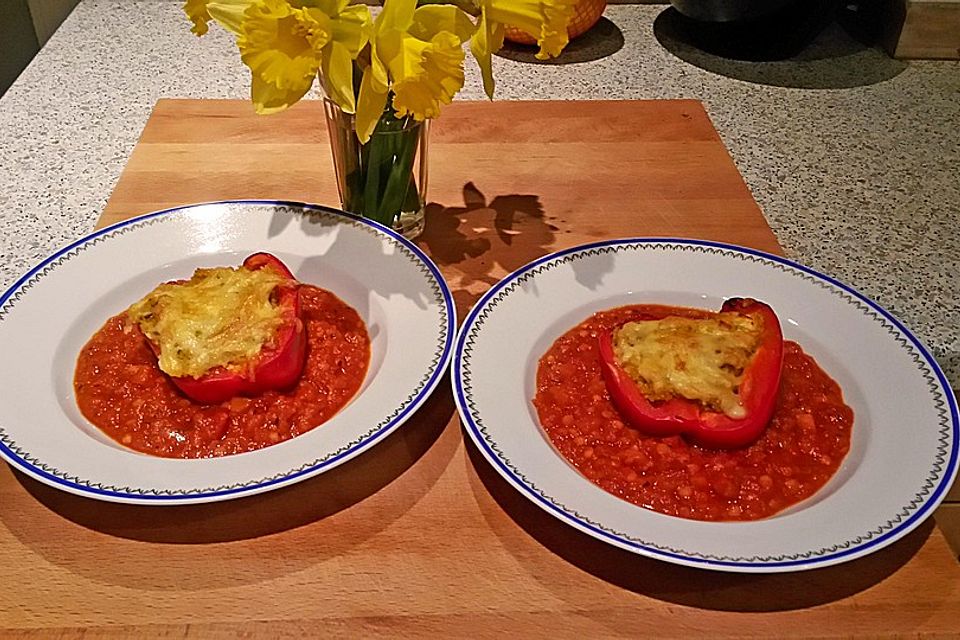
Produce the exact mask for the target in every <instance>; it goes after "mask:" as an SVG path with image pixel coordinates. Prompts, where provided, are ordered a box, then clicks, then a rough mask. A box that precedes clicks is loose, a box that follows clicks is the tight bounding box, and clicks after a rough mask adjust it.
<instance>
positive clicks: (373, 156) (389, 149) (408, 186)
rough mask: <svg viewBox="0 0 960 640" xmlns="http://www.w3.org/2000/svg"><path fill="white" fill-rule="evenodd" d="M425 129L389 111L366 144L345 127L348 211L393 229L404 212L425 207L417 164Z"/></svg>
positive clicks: (340, 144) (341, 135)
mask: <svg viewBox="0 0 960 640" xmlns="http://www.w3.org/2000/svg"><path fill="white" fill-rule="evenodd" d="M423 126H424V125H422V124H419V123H416V122H414V121H413V120H412V119H411V118H409V117H406V118H397V117H396V116H395V115H394V113H393V109H392V108H391V107H390V106H388V107H387V108H386V109H384V112H383V115H381V117H380V120H379V121H378V122H377V126H376V128H375V130H374V132H373V135H371V137H370V139H369V140H368V141H367V143H366V144H360V142H359V140H358V139H357V137H356V134H355V133H354V132H353V131H352V128H343V127H341V128H340V129H339V130H338V134H337V135H336V136H335V140H334V143H335V144H336V145H337V147H336V149H337V150H338V152H335V154H334V155H335V156H339V157H340V158H341V160H340V161H338V166H339V167H340V169H338V170H342V171H344V173H345V174H346V175H343V176H342V178H341V180H343V184H342V185H341V186H342V189H343V206H344V208H345V209H346V210H348V211H350V212H352V213H357V214H360V215H362V216H364V217H367V218H370V219H372V220H376V221H377V222H380V223H382V224H384V225H387V226H393V224H394V223H395V221H396V220H397V218H398V217H399V215H400V214H401V213H403V212H413V211H417V210H419V209H420V207H421V204H422V203H421V202H420V192H419V189H418V188H417V176H415V175H414V174H413V169H414V161H415V160H416V157H417V151H418V149H419V146H420V138H421V132H422V129H423Z"/></svg>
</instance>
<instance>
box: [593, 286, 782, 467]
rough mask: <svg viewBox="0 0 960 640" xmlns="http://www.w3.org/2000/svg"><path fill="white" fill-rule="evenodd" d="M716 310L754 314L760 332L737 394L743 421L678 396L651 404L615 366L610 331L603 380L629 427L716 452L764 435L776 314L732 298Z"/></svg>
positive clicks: (776, 368)
mask: <svg viewBox="0 0 960 640" xmlns="http://www.w3.org/2000/svg"><path fill="white" fill-rule="evenodd" d="M721 311H725V312H735V313H740V314H744V315H750V316H753V317H755V318H757V319H759V321H760V322H761V325H762V333H761V339H760V343H759V346H758V347H757V349H756V351H755V353H754V354H753V357H752V359H751V361H750V364H749V365H748V366H747V368H746V369H745V370H744V372H743V377H742V379H741V383H740V389H739V395H740V400H741V404H742V405H743V408H744V410H745V411H746V417H744V418H742V419H734V418H731V417H729V416H727V415H726V414H724V413H721V412H717V411H713V410H710V409H709V408H707V407H705V406H703V405H701V404H700V403H699V402H696V401H693V400H688V399H686V398H682V397H674V398H671V399H670V400H667V401H664V402H659V403H652V402H650V401H649V400H647V398H646V397H645V396H644V394H643V392H642V391H641V390H640V387H639V386H638V385H637V384H636V382H634V380H633V379H632V378H631V377H630V376H629V375H628V374H627V372H626V371H625V370H624V369H623V368H622V367H621V366H620V363H619V362H618V361H617V359H616V355H615V353H614V350H613V332H612V331H608V332H604V333H602V334H601V335H600V337H599V342H600V359H601V361H602V367H601V369H602V371H603V378H604V381H605V382H606V385H607V390H608V392H609V393H610V399H611V400H612V401H613V404H614V406H615V407H616V408H617V410H618V411H620V413H621V414H622V415H623V417H624V418H625V419H626V421H627V422H629V423H630V425H631V426H633V427H634V428H636V429H637V430H638V431H641V432H643V433H645V434H648V435H653V436H670V435H681V434H682V435H683V436H685V437H686V438H687V439H689V440H690V441H692V442H694V443H695V444H698V445H701V446H704V447H710V448H718V449H733V448H738V447H743V446H746V445H748V444H750V443H752V442H753V441H755V440H756V439H757V438H759V437H760V435H761V434H762V433H763V431H764V429H765V428H766V426H767V423H769V422H770V418H771V417H772V416H773V411H774V409H775V407H776V402H777V393H778V390H779V388H780V373H781V370H782V366H783V333H782V332H781V329H780V321H779V320H778V318H777V315H776V313H774V311H773V309H771V308H770V307H769V306H767V305H766V304H764V303H762V302H759V301H757V300H752V299H749V298H731V299H729V300H727V301H726V302H724V303H723V307H722V309H721Z"/></svg>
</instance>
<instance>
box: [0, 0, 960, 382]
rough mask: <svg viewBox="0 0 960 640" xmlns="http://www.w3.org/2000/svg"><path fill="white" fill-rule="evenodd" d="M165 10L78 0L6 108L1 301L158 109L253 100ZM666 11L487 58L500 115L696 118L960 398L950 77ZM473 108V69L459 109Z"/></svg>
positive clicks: (0, 116) (937, 68) (216, 33)
mask: <svg viewBox="0 0 960 640" xmlns="http://www.w3.org/2000/svg"><path fill="white" fill-rule="evenodd" d="M179 6H180V5H179V3H178V2H173V1H170V0H145V1H141V2H134V1H131V0H83V1H82V2H81V3H80V6H79V7H78V8H77V9H76V10H75V11H74V13H73V14H72V15H71V16H70V17H69V18H68V19H67V21H66V22H65V23H64V24H63V26H62V27H61V28H60V29H59V31H57V33H56V34H55V35H54V37H53V38H52V39H51V40H50V42H48V43H47V45H46V46H45V47H44V48H43V50H42V51H41V52H40V54H39V55H38V56H37V58H36V59H35V60H34V61H33V63H32V64H31V65H30V66H29V67H28V68H27V70H26V71H25V72H24V73H23V75H22V76H21V77H20V78H19V79H18V80H17V82H16V83H15V84H14V86H13V87H12V88H11V89H10V90H9V91H8V92H7V94H6V95H5V96H4V97H3V98H2V99H0V257H2V260H0V290H5V289H6V288H7V287H9V286H10V285H11V284H12V283H13V282H14V281H15V280H16V279H17V278H18V277H19V276H20V275H22V274H23V273H24V272H25V271H27V270H28V269H29V268H30V267H31V266H32V265H33V264H35V263H37V262H39V261H40V260H42V259H43V258H44V257H46V256H47V255H49V254H50V253H52V252H54V251H55V250H56V249H58V248H59V247H61V246H63V245H65V244H67V243H69V242H71V241H73V240H75V239H77V238H78V237H80V236H82V235H84V234H86V233H88V232H89V231H91V230H92V228H93V225H94V223H95V222H96V220H97V218H98V217H99V215H100V212H101V210H102V208H103V206H104V204H105V202H106V200H107V198H108V196H109V195H110V193H111V191H112V189H113V187H114V185H115V184H116V181H117V179H118V177H119V175H120V172H121V170H122V169H123V167H124V164H125V163H126V160H127V157H128V156H129V154H130V152H131V151H132V149H133V147H134V144H135V143H136V140H137V137H138V135H139V133H140V131H141V130H142V128H143V126H144V124H145V123H146V121H147V117H148V116H149V114H150V111H151V109H152V107H153V105H154V103H155V102H156V100H157V99H159V98H172V97H192V98H246V97H247V95H248V94H247V91H248V88H247V82H248V76H247V74H246V73H245V72H244V68H243V67H242V66H241V65H240V64H239V61H238V59H237V55H236V52H235V48H234V45H233V42H232V40H231V38H230V37H229V36H228V35H227V34H225V33H224V32H223V31H222V30H220V29H214V30H211V33H210V35H208V36H207V37H205V38H204V39H202V40H200V39H197V38H196V37H194V36H193V35H192V34H190V32H189V29H188V25H187V24H186V23H185V22H184V18H183V16H182V14H181V12H180V8H179ZM664 12H665V7H663V6H658V5H619V6H610V7H608V9H607V12H606V14H605V16H606V19H605V21H604V22H603V23H601V25H599V28H598V30H597V31H598V35H597V37H595V38H593V39H590V40H588V41H587V42H585V43H580V44H578V45H577V46H575V47H574V46H571V48H570V49H569V50H568V52H567V59H569V60H574V61H576V62H575V63H574V64H562V65H561V64H542V65H539V66H537V67H536V69H535V71H536V73H532V72H531V71H532V70H531V68H530V64H529V63H528V60H529V59H530V57H529V55H527V54H524V53H520V52H515V53H508V54H507V57H506V58H503V57H501V58H497V59H496V61H495V64H496V66H497V68H496V76H497V80H498V96H497V97H498V99H501V100H510V99H563V98H565V99H596V98H629V99H650V98H696V99H700V100H702V101H703V102H704V103H705V104H706V107H707V110H708V111H709V113H710V115H711V117H712V118H713V121H714V124H715V125H716V128H717V130H718V131H719V132H720V135H721V136H722V137H723V140H724V142H725V143H726V145H727V147H728V148H729V149H730V151H731V153H732V155H733V157H734V159H735V160H736V163H737V166H738V167H739V169H740V172H741V173H742V174H743V176H744V178H745V179H746V182H747V184H748V185H749V186H750V188H751V190H752V191H753V194H754V197H755V198H756V200H757V202H758V203H759V204H760V206H761V207H762V208H763V211H764V212H765V214H766V216H767V220H768V221H769V223H770V225H771V227H772V228H773V230H774V232H775V233H776V235H777V237H778V238H779V239H780V242H781V243H782V245H783V246H784V248H785V249H786V251H787V253H788V255H789V256H790V257H791V258H794V259H796V260H799V261H801V262H803V263H805V264H807V265H809V266H811V267H813V268H815V269H818V270H820V271H823V272H825V273H827V274H829V275H831V276H834V277H836V278H838V279H840V280H843V281H845V282H847V283H849V284H851V285H852V286H854V287H855V288H857V289H859V290H861V291H862V292H864V293H865V294H866V295H868V296H870V297H872V298H873V299H875V300H876V301H878V302H879V303H880V304H881V305H883V306H885V307H886V308H888V309H889V310H890V311H892V312H893V313H894V314H896V315H897V316H898V317H900V318H901V319H902V320H903V321H904V323H905V324H906V325H907V326H908V327H910V328H911V329H912V330H913V331H915V332H916V333H917V334H918V335H919V337H920V338H921V339H922V340H923V341H924V342H925V343H926V344H927V345H928V346H929V347H930V348H931V349H932V351H933V353H934V355H935V356H936V357H937V359H938V360H939V362H940V364H941V365H942V366H943V367H944V369H945V371H946V372H947V375H948V377H949V378H950V380H951V382H952V385H953V387H954V388H955V389H956V388H958V387H960V288H958V286H957V280H958V279H960V142H958V139H960V138H958V132H960V65H958V64H957V63H955V62H910V63H904V62H898V61H894V60H890V59H889V58H887V57H886V56H885V55H884V54H883V53H881V52H879V51H877V50H874V49H870V48H866V47H863V46H862V45H860V44H859V43H857V42H856V41H854V40H853V39H851V38H850V37H848V36H847V35H846V34H845V33H844V32H842V31H841V30H840V29H838V28H831V29H828V31H827V32H825V33H824V34H822V35H821V37H820V38H819V39H818V40H817V41H816V42H815V43H814V45H813V46H812V47H811V48H810V49H808V50H807V51H806V52H805V53H804V54H802V55H801V56H799V57H798V58H797V59H793V60H789V61H785V62H772V63H742V62H733V61H728V60H724V59H722V58H715V57H712V56H709V55H706V54H703V53H700V52H698V51H697V50H696V49H694V48H692V47H690V46H688V45H685V44H683V42H682V38H679V37H678V36H677V35H676V31H675V29H674V27H673V26H672V25H673V23H672V22H671V20H670V19H669V15H670V14H669V13H666V14H665V13H664ZM482 97H483V94H482V90H481V87H480V83H479V77H478V74H477V73H476V70H475V67H473V66H472V64H468V78H467V84H466V87H465V89H464V91H462V92H461V93H460V94H459V96H458V98H460V99H480V98H482Z"/></svg>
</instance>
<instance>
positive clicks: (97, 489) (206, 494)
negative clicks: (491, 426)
mask: <svg viewBox="0 0 960 640" xmlns="http://www.w3.org/2000/svg"><path fill="white" fill-rule="evenodd" d="M214 205H255V206H275V207H287V208H290V209H291V210H301V211H303V212H306V213H310V212H313V213H319V214H327V215H332V216H338V217H342V218H344V219H346V220H348V221H350V222H351V223H352V224H356V225H359V226H361V227H363V226H366V227H370V229H371V230H372V231H373V232H378V233H382V234H385V235H387V236H389V237H390V238H391V239H393V240H394V241H395V242H397V243H398V244H399V245H400V247H401V248H405V249H406V250H407V251H409V252H410V253H411V254H412V255H413V256H415V257H416V258H417V259H419V260H420V262H421V264H422V266H423V267H425V268H426V270H428V271H429V273H430V274H431V276H432V277H433V283H432V284H433V285H435V287H436V289H437V290H438V291H439V292H440V294H441V295H442V298H443V303H444V304H443V307H442V309H441V311H442V315H443V316H444V317H443V319H442V321H441V322H442V326H441V331H442V332H443V333H444V335H443V347H442V350H441V351H440V352H438V354H437V355H436V356H435V358H434V361H433V362H434V364H433V371H431V372H430V373H429V376H428V377H425V379H424V380H423V381H422V382H421V384H420V385H419V389H417V390H416V391H415V392H414V393H413V394H411V396H410V397H409V398H407V399H406V401H405V402H404V403H403V404H402V405H401V406H400V407H398V408H396V409H395V410H394V411H393V412H392V413H391V415H390V417H389V419H388V420H385V421H383V422H381V423H380V424H378V425H377V426H376V427H375V428H374V429H372V430H371V431H369V432H367V433H366V434H365V435H364V436H363V437H361V438H360V439H359V440H356V441H354V442H352V443H350V445H348V446H347V447H346V448H344V449H341V450H339V451H337V452H335V453H334V454H333V455H329V456H326V457H323V458H320V459H318V460H315V461H313V462H310V463H305V464H304V465H303V466H301V467H298V468H296V469H292V470H291V471H289V472H286V473H282V474H277V475H275V476H272V477H270V478H265V479H261V480H254V481H250V482H244V483H241V484H239V485H231V486H229V487H218V488H215V489H209V490H200V491H189V490H188V491H179V490H178V491H176V492H165V491H156V492H154V491H150V490H147V491H121V490H117V489H116V488H103V487H101V486H100V485H97V484H95V483H87V482H83V481H80V479H79V478H76V476H69V475H68V474H66V473H64V472H60V473H58V474H55V473H51V472H50V471H48V470H47V469H45V468H44V467H43V466H42V462H41V461H39V460H36V461H34V460H31V459H30V456H29V454H26V456H24V455H23V454H21V453H20V452H17V451H14V450H13V449H12V448H11V447H10V446H9V444H8V441H7V440H6V434H5V432H4V429H3V425H0V458H3V459H4V460H5V461H6V462H8V463H10V464H11V465H13V466H14V467H17V468H19V469H21V470H22V471H24V472H26V473H27V474H28V475H30V476H33V477H34V478H37V479H38V480H40V481H42V482H44V483H46V484H50V485H52V486H56V487H62V488H65V489H67V490H69V491H70V492H72V493H76V494H80V495H87V496H89V497H94V498H96V497H109V498H122V499H126V500H130V501H133V502H139V503H154V504H158V503H164V502H178V503H181V504H187V503H191V502H201V501H204V500H209V499H211V498H220V499H223V498H226V497H242V496H245V495H252V494H255V493H261V492H263V491H266V490H269V489H272V488H279V487H280V486H284V485H287V484H291V483H293V482H295V481H299V480H305V479H306V478H308V477H311V476H314V475H317V474H318V473H321V472H323V471H326V470H328V469H330V468H332V467H335V466H337V465H338V464H341V463H343V462H345V461H346V460H348V459H350V458H353V457H355V456H357V455H359V454H360V453H362V452H363V451H366V450H367V449H369V448H370V447H372V446H373V445H374V444H376V443H377V442H379V441H380V440H382V439H383V438H384V437H386V436H387V435H389V434H390V433H392V432H393V431H394V430H395V429H396V428H397V427H399V426H400V425H401V424H403V423H404V422H406V420H407V419H408V418H409V417H410V415H411V414H412V413H413V412H414V411H416V410H417V409H418V408H420V406H421V405H422V404H423V403H424V402H425V401H426V399H427V398H428V397H429V396H430V393H431V392H432V391H433V390H434V389H435V388H436V386H437V384H438V383H439V382H440V379H441V378H442V376H443V374H444V372H445V371H446V369H447V366H448V364H449V362H450V359H451V357H452V347H453V342H454V338H455V334H456V317H457V313H456V306H455V304H454V301H453V296H452V294H451V293H450V288H449V287H448V286H447V283H446V280H444V278H443V275H442V274H441V273H440V270H439V269H438V268H437V265H436V264H435V263H434V262H433V260H431V259H430V257H429V256H427V255H426V254H425V253H424V252H423V251H422V250H421V249H420V248H419V247H417V246H416V245H415V244H414V243H413V242H411V241H410V240H407V239H406V238H404V237H403V236H401V235H400V234H398V233H397V232H396V231H394V230H393V229H391V228H389V227H387V226H385V225H383V224H380V223H379V222H376V221H373V220H370V219H367V218H363V217H361V216H357V215H354V214H351V213H347V212H345V211H341V210H339V209H334V208H332V207H326V206H323V205H316V204H309V203H305V202H295V201H290V200H256V199H249V200H247V199H244V200H215V201H211V202H200V203H195V204H190V205H184V206H180V207H172V208H169V209H162V210H160V211H154V212H151V213H147V214H144V215H141V216H137V217H135V218H130V219H128V220H124V221H121V222H118V223H116V224H113V225H110V226H108V227H104V228H103V229H99V230H97V231H95V232H93V233H91V234H88V235H86V236H84V237H82V238H80V239H79V240H77V241H75V242H73V243H72V244H70V245H68V246H66V247H64V248H62V249H60V250H59V251H57V252H56V253H54V254H52V255H51V256H49V257H47V258H46V259H45V260H43V261H42V262H40V263H39V264H38V265H36V266H35V267H33V268H32V269H31V270H30V271H28V272H27V273H26V274H24V275H23V276H22V277H21V278H20V279H18V280H17V281H16V282H15V283H14V284H13V285H12V286H11V287H9V288H8V289H7V290H6V291H5V292H4V293H3V295H2V296H0V322H2V320H3V316H4V315H5V314H6V313H7V312H8V310H7V304H8V301H9V300H10V298H12V297H13V296H14V295H15V294H17V293H18V292H20V291H22V290H24V289H23V287H24V285H27V287H29V286H30V283H31V281H32V280H33V279H34V278H37V277H38V274H43V273H44V270H45V269H47V268H48V267H50V265H52V264H53V263H55V262H56V261H58V260H60V259H61V258H63V257H64V256H67V255H68V254H69V253H70V252H72V251H77V250H82V249H84V248H86V247H87V246H89V245H91V244H94V243H95V242H96V241H98V240H99V239H101V238H105V237H107V236H109V235H111V234H113V233H116V232H118V231H119V232H121V233H124V232H126V231H129V230H132V229H133V228H135V227H136V226H138V225H142V224H144V223H149V222H152V221H156V220H157V219H158V218H161V217H162V216H167V215H174V214H177V213H184V212H189V211H190V210H193V209H197V208H199V207H207V206H214ZM291 215H296V213H295V212H292V213H291ZM39 277H42V276H39ZM0 326H2V325H0ZM126 488H127V489H129V487H126Z"/></svg>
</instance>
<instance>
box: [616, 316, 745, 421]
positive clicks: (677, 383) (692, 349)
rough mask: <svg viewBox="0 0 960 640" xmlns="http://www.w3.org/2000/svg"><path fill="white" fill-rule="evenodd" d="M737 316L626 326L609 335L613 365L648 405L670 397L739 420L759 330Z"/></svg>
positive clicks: (742, 411)
mask: <svg viewBox="0 0 960 640" xmlns="http://www.w3.org/2000/svg"><path fill="white" fill-rule="evenodd" d="M760 322H761V321H759V320H755V319H754V318H751V317H748V316H744V315H741V314H738V313H718V314H716V315H715V316H712V317H710V318H704V319H692V318H681V317H674V316H671V317H667V318H663V319H662V320H643V321H640V322H628V323H626V324H624V325H623V326H622V327H620V328H619V329H617V330H616V331H614V334H613V349H614V354H615V355H616V358H617V361H618V362H619V363H620V365H621V367H623V369H624V370H625V371H626V372H627V374H628V375H629V376H630V377H631V378H632V379H633V380H634V381H635V382H636V383H637V385H638V386H639V387H640V390H641V391H642V392H643V394H644V395H645V396H646V397H647V399H648V400H651V401H653V402H660V401H665V400H669V399H671V398H674V397H681V398H686V399H687V400H693V401H696V402H699V403H701V404H703V405H705V406H707V407H709V408H711V409H713V410H714V411H720V412H722V413H725V414H726V415H728V416H730V417H731V418H743V417H745V416H746V411H745V409H744V408H743V405H742V404H741V403H740V396H739V387H740V382H741V381H742V379H743V371H744V369H746V368H747V366H748V365H749V364H750V361H751V359H752V358H753V355H754V353H755V352H756V350H757V347H758V346H759V345H760V335H761V333H762V331H763V327H762V326H761V324H760Z"/></svg>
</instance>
